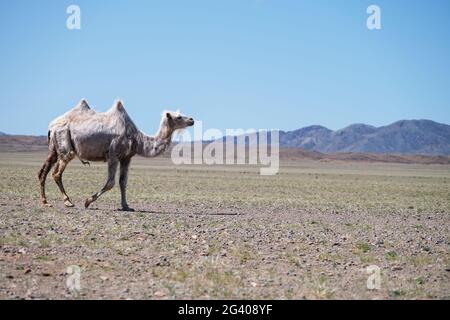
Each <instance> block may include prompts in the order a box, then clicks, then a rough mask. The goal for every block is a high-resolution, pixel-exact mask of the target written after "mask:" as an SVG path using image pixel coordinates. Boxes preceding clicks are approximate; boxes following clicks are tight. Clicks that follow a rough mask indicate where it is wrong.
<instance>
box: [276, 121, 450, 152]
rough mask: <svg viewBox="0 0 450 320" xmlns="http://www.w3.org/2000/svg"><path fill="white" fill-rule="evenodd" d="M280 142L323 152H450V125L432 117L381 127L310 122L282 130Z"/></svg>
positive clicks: (287, 145) (283, 144) (288, 145)
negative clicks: (333, 127) (341, 126)
mask: <svg viewBox="0 0 450 320" xmlns="http://www.w3.org/2000/svg"><path fill="white" fill-rule="evenodd" d="M280 145H281V146H284V147H291V148H292V147H294V148H303V149H305V150H313V151H319V152H323V153H347V152H352V153H389V154H424V155H450V126H449V125H446V124H441V123H437V122H434V121H431V120H401V121H397V122H395V123H392V124H390V125H388V126H383V127H378V128H377V127H373V126H369V125H366V124H353V125H350V126H348V127H346V128H344V129H340V130H336V131H332V130H330V129H328V128H325V127H322V126H309V127H305V128H302V129H298V130H294V131H288V132H285V131H280Z"/></svg>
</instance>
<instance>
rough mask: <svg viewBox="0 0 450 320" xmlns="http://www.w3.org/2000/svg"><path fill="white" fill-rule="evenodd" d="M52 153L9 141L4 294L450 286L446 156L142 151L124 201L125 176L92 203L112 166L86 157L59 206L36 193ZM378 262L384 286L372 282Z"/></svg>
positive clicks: (176, 294) (387, 292)
mask: <svg viewBox="0 0 450 320" xmlns="http://www.w3.org/2000/svg"><path fill="white" fill-rule="evenodd" d="M44 157H45V156H44V155H43V154H26V153H15V154H1V153H0V174H1V175H2V177H3V179H1V180H0V191H1V194H0V297H1V298H21V297H25V298H64V297H66V298H127V297H131V298H244V299H251V298H262V299H268V298H280V299H298V298H308V299H334V298H337V299H339V298H369V299H370V298H390V299H398V298H400V299H405V298H424V299H427V298H449V297H450V285H449V283H450V281H449V280H450V279H449V278H450V277H449V273H450V272H449V271H448V270H449V268H450V264H449V258H448V256H449V250H448V248H449V243H450V239H449V234H450V233H449V226H450V222H449V221H450V220H449V218H450V216H449V215H450V201H449V200H448V199H450V184H449V183H450V170H449V167H448V166H439V165H394V164H361V163H346V162H312V161H298V162H294V161H289V162H286V163H283V167H282V168H281V171H280V174H279V175H277V176H273V177H270V176H269V177H267V176H266V177H263V176H260V175H258V168H256V167H250V166H231V167H225V166H216V167H206V166H192V167H190V166H185V167H173V166H171V165H170V163H168V160H167V159H152V160H147V159H136V161H134V163H133V165H132V169H131V172H130V178H129V188H128V198H129V203H130V205H131V206H132V207H134V208H135V209H137V212H135V213H126V214H125V213H122V212H118V211H116V208H118V206H119V203H120V201H119V192H118V188H115V189H114V190H113V191H111V192H109V193H107V194H106V195H105V196H104V197H102V198H101V199H99V200H98V201H97V202H96V203H94V204H93V205H92V210H84V209H82V203H83V200H84V199H85V198H86V197H87V196H88V195H90V194H91V193H93V192H95V191H98V189H99V188H100V187H101V186H102V185H103V183H104V179H105V175H106V168H105V165H104V164H93V165H92V167H82V166H81V165H80V164H79V163H77V162H76V161H74V162H73V163H71V164H70V166H69V167H68V169H67V171H66V172H65V175H64V179H63V180H64V184H65V186H66V189H67V191H68V194H69V195H70V196H72V198H73V200H74V202H75V204H76V205H77V208H74V209H66V208H63V207H62V201H61V199H60V195H59V193H58V191H57V188H56V186H55V184H54V183H53V181H52V180H51V177H49V180H48V188H47V190H48V196H49V200H50V201H51V202H52V203H54V204H55V207H54V208H50V209H43V208H41V207H39V202H38V191H39V190H38V185H37V179H36V173H37V170H38V168H39V166H40V164H41V163H40V162H41V161H43V159H44ZM73 264H74V265H79V266H80V267H81V268H82V288H83V289H82V291H81V292H80V294H79V295H76V296H75V295H73V294H72V293H70V292H68V291H67V289H66V287H65V279H66V276H67V275H66V274H65V270H66V268H67V266H69V265H73ZM371 264H376V265H378V266H379V267H380V268H381V270H382V276H383V281H382V289H381V290H379V291H370V290H368V289H367V288H366V280H367V277H368V275H367V274H366V272H365V268H366V267H367V266H369V265H371Z"/></svg>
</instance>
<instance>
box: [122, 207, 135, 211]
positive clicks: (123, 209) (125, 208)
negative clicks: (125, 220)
mask: <svg viewBox="0 0 450 320" xmlns="http://www.w3.org/2000/svg"><path fill="white" fill-rule="evenodd" d="M121 211H125V212H134V209H133V208H130V207H122V209H121Z"/></svg>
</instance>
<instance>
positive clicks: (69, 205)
mask: <svg viewBox="0 0 450 320" xmlns="http://www.w3.org/2000/svg"><path fill="white" fill-rule="evenodd" d="M64 205H65V206H66V207H67V208H72V207H75V205H74V204H73V203H72V202H70V200H66V201H64Z"/></svg>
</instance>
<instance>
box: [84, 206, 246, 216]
mask: <svg viewBox="0 0 450 320" xmlns="http://www.w3.org/2000/svg"><path fill="white" fill-rule="evenodd" d="M85 210H86V211H109V210H110V209H102V208H97V207H94V208H87V209H85ZM112 211H114V212H120V213H124V214H129V215H133V214H161V215H188V216H189V215H193V216H238V215H240V214H239V213H237V212H190V213H184V212H182V211H177V212H173V211H168V210H149V209H134V211H124V210H121V209H114V210H112Z"/></svg>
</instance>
